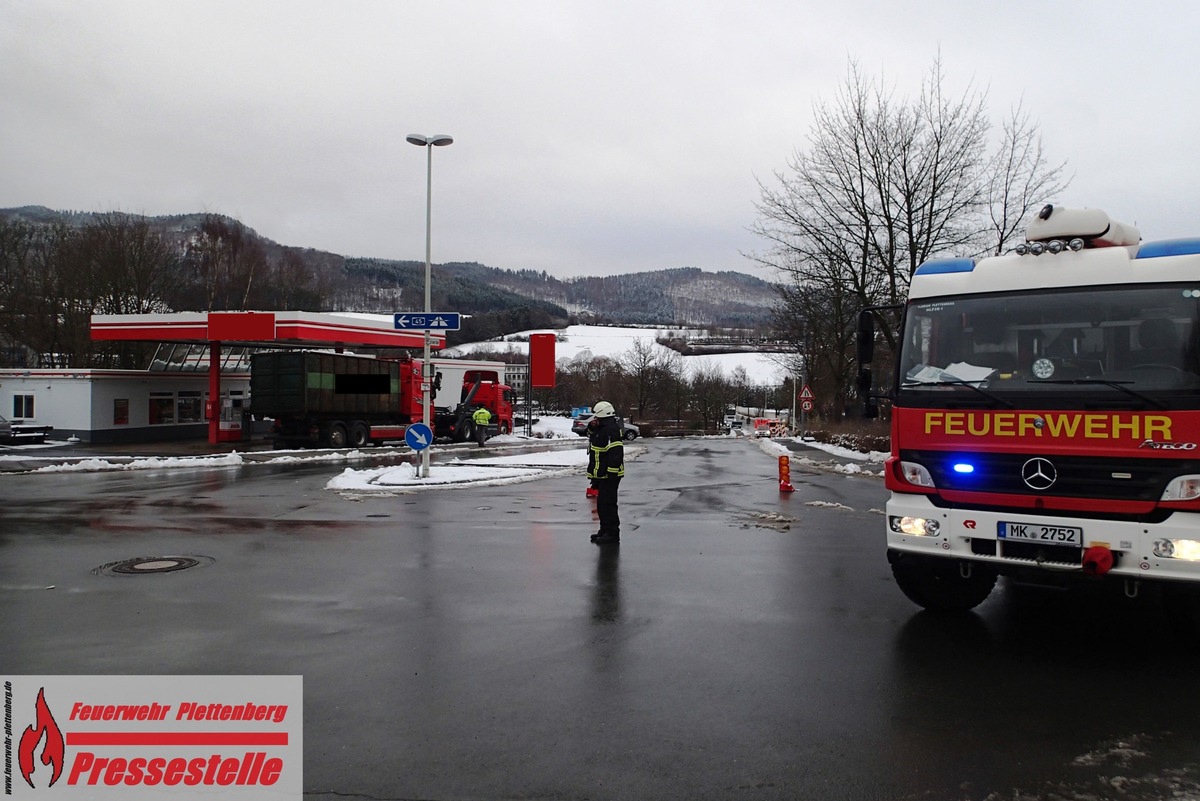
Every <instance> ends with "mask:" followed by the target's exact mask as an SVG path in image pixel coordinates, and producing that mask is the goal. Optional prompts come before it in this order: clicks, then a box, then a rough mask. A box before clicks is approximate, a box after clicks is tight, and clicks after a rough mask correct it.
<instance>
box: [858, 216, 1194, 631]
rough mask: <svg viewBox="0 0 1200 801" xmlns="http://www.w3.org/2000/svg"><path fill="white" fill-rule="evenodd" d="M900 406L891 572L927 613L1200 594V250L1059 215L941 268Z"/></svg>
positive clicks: (906, 337) (918, 300)
mask: <svg viewBox="0 0 1200 801" xmlns="http://www.w3.org/2000/svg"><path fill="white" fill-rule="evenodd" d="M871 328H872V326H871V325H870V323H869V320H868V321H867V322H866V323H864V324H861V325H860V357H861V356H862V355H864V353H865V355H867V356H868V357H869V355H870V350H871V346H870V344H869V341H868V343H867V344H866V345H865V346H864V340H863V338H861V335H862V334H864V333H868V334H869V333H871ZM868 360H869V359H868ZM867 376H868V380H867V381H866V382H861V381H860V386H864V385H865V388H867V389H868V391H869V384H870V381H869V373H867ZM886 394H887V397H888V398H889V399H891V400H892V410H891V429H892V436H891V455H890V458H889V459H888V461H887V464H886V468H885V484H886V486H887V488H888V489H889V490H890V491H891V497H890V499H889V501H888V504H887V510H886V521H887V522H886V537H887V548H888V559H889V561H890V562H891V565H892V572H893V575H894V576H895V578H896V581H897V584H898V585H899V587H900V589H901V590H902V591H903V592H904V593H905V594H906V595H907V596H908V597H909V598H910V599H911V600H913V601H914V602H915V603H917V604H918V605H920V606H923V607H925V608H928V609H935V610H943V611H945V610H965V609H970V608H972V607H974V606H975V605H977V604H979V603H981V602H982V601H983V600H984V599H986V598H987V597H988V595H989V594H990V592H991V590H992V588H993V586H994V585H995V583H996V581H997V578H998V577H999V576H1009V577H1013V578H1017V579H1020V580H1023V581H1029V582H1036V583H1047V584H1054V585H1063V584H1066V583H1070V582H1071V581H1074V580H1076V579H1085V580H1106V581H1122V582H1124V583H1125V590H1126V593H1127V594H1130V595H1134V594H1136V593H1137V591H1138V587H1139V585H1140V584H1141V583H1143V582H1152V581H1157V582H1161V583H1163V584H1169V585H1171V586H1173V587H1176V588H1178V587H1185V586H1192V587H1200V534H1197V532H1200V437H1198V436H1197V432H1198V431H1200V239H1192V240H1171V241H1168V242H1157V243H1142V242H1141V236H1140V234H1139V232H1138V231H1137V230H1136V229H1135V228H1133V227H1132V226H1129V225H1125V224H1122V223H1119V222H1116V221H1114V220H1111V219H1109V218H1108V216H1107V215H1106V214H1105V213H1104V212H1102V211H1099V210H1095V209H1088V210H1083V211H1078V210H1070V209H1059V208H1054V207H1052V206H1047V207H1046V208H1045V209H1043V210H1042V212H1041V214H1040V215H1039V217H1038V219H1037V220H1035V221H1034V222H1033V223H1032V224H1031V225H1030V227H1029V230H1028V232H1027V234H1026V241H1025V242H1023V243H1022V244H1021V245H1020V246H1018V247H1017V248H1016V249H1015V250H1014V251H1013V252H1012V253H1009V254H1005V255H1002V256H994V257H989V258H984V259H980V260H975V259H946V260H936V261H930V262H926V263H925V264H923V265H921V266H920V267H919V268H918V269H917V270H916V271H915V273H914V275H913V277H912V282H911V285H910V292H909V297H908V302H907V304H906V306H905V309H904V316H903V322H902V324H901V330H900V332H899V345H898V353H897V361H896V370H895V373H894V375H893V376H892V379H891V386H890V388H889V390H888V392H887V393H886Z"/></svg>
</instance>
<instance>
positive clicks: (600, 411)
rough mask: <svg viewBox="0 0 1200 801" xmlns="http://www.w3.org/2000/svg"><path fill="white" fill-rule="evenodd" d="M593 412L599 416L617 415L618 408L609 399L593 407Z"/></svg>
mask: <svg viewBox="0 0 1200 801" xmlns="http://www.w3.org/2000/svg"><path fill="white" fill-rule="evenodd" d="M592 413H593V414H595V415H596V416H597V417H613V416H615V415H616V413H617V410H616V409H614V408H613V405H612V404H611V403H609V402H608V401H600V402H599V403H597V404H596V405H595V406H593V407H592Z"/></svg>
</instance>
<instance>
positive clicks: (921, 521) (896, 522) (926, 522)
mask: <svg viewBox="0 0 1200 801" xmlns="http://www.w3.org/2000/svg"><path fill="white" fill-rule="evenodd" d="M888 526H890V527H891V529H892V531H894V532H896V533H897V534H908V535H910V536H913V537H936V536H937V535H938V532H939V531H941V530H942V524H941V523H939V522H938V521H936V520H931V519H929V518H926V517H901V516H900V515H892V516H890V517H889V518H888Z"/></svg>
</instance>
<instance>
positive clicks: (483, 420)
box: [471, 406, 492, 448]
mask: <svg viewBox="0 0 1200 801" xmlns="http://www.w3.org/2000/svg"><path fill="white" fill-rule="evenodd" d="M471 422H473V423H474V424H475V441H476V442H478V443H479V447H481V448H482V447H483V443H484V440H486V439H487V428H488V424H489V423H491V422H492V413H491V412H489V411H488V410H487V407H484V406H480V407H479V408H478V409H476V410H475V412H474V414H472V415H471Z"/></svg>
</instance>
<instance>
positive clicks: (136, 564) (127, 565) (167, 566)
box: [92, 556, 212, 576]
mask: <svg viewBox="0 0 1200 801" xmlns="http://www.w3.org/2000/svg"><path fill="white" fill-rule="evenodd" d="M201 560H204V561H208V562H211V561H212V560H211V559H208V558H207V557H203V556H202V557H199V558H196V557H192V556H139V557H137V558H135V559H122V560H121V561H120V562H109V563H108V564H106V565H100V567H98V568H96V569H95V570H93V571H92V573H93V575H99V574H101V573H118V574H121V575H124V576H138V575H143V574H149V573H173V572H174V571H176V570H187V569H188V568H189V567H195V566H196V565H199V564H201Z"/></svg>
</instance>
